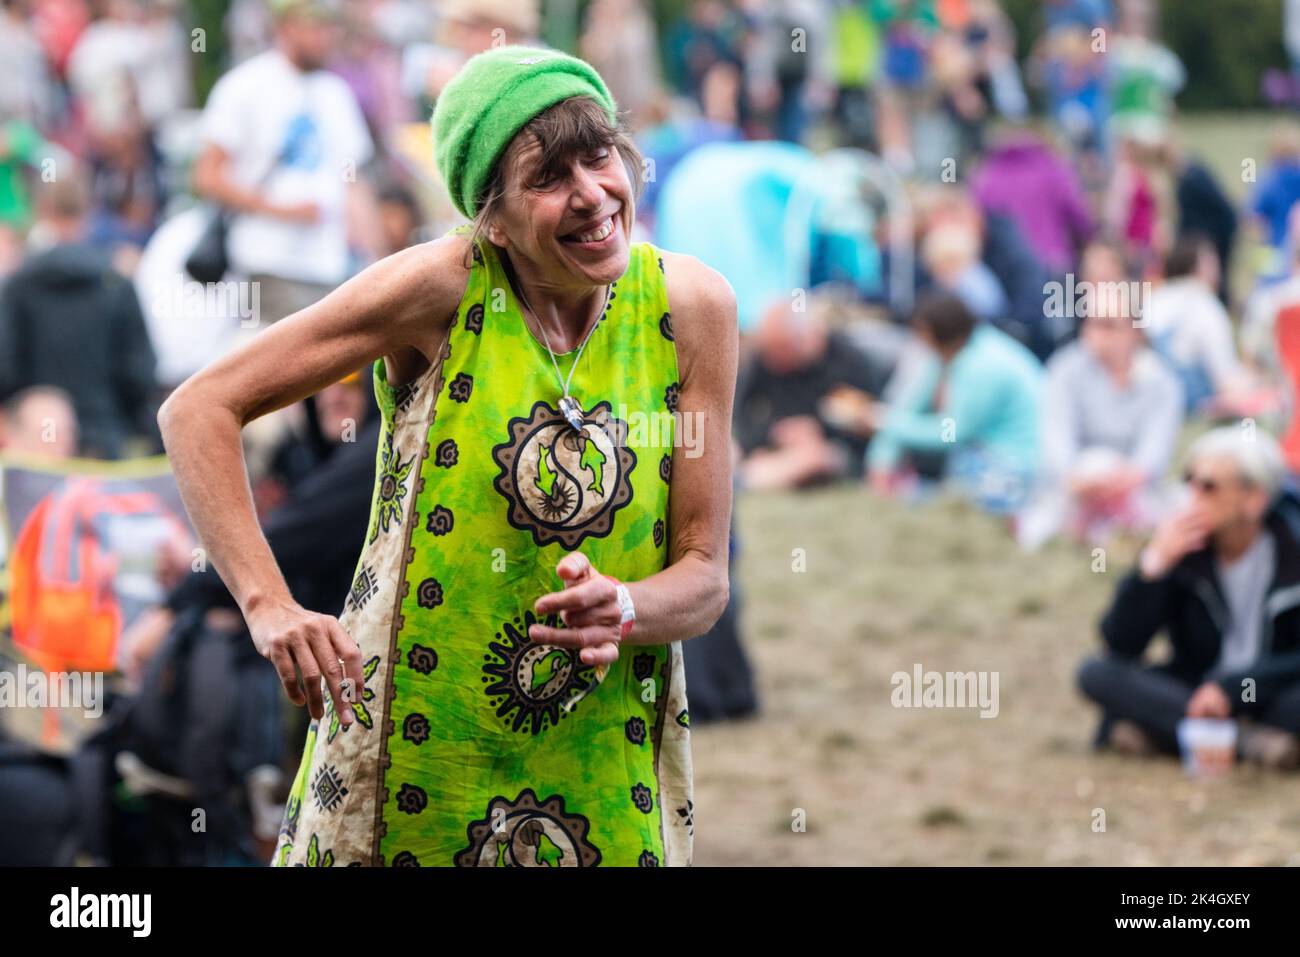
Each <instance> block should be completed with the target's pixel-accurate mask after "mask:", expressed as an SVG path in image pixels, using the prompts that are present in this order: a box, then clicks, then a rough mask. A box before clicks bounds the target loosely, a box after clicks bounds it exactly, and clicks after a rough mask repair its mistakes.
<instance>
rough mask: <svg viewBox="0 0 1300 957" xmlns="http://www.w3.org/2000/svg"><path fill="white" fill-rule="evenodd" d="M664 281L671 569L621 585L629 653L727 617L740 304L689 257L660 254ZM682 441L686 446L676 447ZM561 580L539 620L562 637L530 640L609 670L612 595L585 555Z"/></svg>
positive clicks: (536, 630)
mask: <svg viewBox="0 0 1300 957" xmlns="http://www.w3.org/2000/svg"><path fill="white" fill-rule="evenodd" d="M664 272H665V275H666V277H667V281H668V298H669V308H670V310H671V312H672V317H673V319H672V323H673V335H674V336H675V337H676V342H677V353H678V360H679V366H680V370H679V371H680V373H681V390H680V392H679V394H678V410H679V412H680V414H681V420H680V422H679V423H678V430H677V435H678V437H679V441H678V445H677V447H676V448H674V449H673V459H672V482H671V486H670V491H669V512H670V521H669V523H668V526H669V527H668V534H669V539H668V561H669V565H668V567H666V568H665V569H664V570H663V571H661V572H658V573H656V574H654V575H651V576H650V577H648V578H644V579H642V580H641V581H638V582H629V583H627V586H628V591H629V593H630V594H631V596H632V602H633V604H634V605H635V606H636V625H635V627H634V628H633V629H632V633H631V635H630V636H629V637H628V643H629V644H647V645H649V644H663V643H666V642H670V641H678V640H681V639H684V638H692V637H695V636H697V635H702V634H704V633H705V632H706V631H708V630H709V629H710V628H711V627H713V624H714V622H716V621H717V620H718V618H719V617H720V616H721V614H722V612H723V610H724V609H725V608H726V607H727V598H728V594H729V580H728V573H727V545H728V541H727V531H728V529H729V528H730V526H731V410H732V403H733V401H734V398H735V387H736V365H737V361H738V359H737V355H738V332H737V320H736V297H735V293H734V292H733V291H732V289H731V286H730V285H729V284H728V283H727V281H726V280H725V279H723V278H722V276H720V275H719V274H718V273H717V272H715V271H714V270H712V269H710V268H709V267H707V266H705V265H704V264H702V263H701V262H699V261H698V260H696V259H694V258H693V257H690V256H683V255H678V254H673V253H664ZM684 432H685V434H686V435H687V436H688V437H689V438H690V439H691V440H692V442H693V445H692V446H687V445H684V444H682V442H681V438H682V436H683V433H684ZM557 570H558V572H559V574H560V577H561V578H562V579H564V581H565V583H566V587H565V589H564V590H563V591H559V592H552V593H551V594H550V595H546V596H543V597H542V598H540V599H538V601H537V603H536V611H537V612H538V614H540V615H546V614H550V613H551V612H555V611H562V612H563V615H564V620H565V622H566V624H567V627H566V628H563V629H560V628H548V627H546V626H543V625H534V626H532V628H531V629H530V633H529V634H530V637H531V638H532V639H533V640H534V641H539V642H545V643H547V644H556V645H563V646H566V647H580V648H582V649H583V651H582V652H581V653H580V655H581V658H582V660H583V661H584V662H585V663H587V664H593V665H594V664H601V663H608V662H611V661H613V660H614V659H615V658H617V657H618V655H617V646H616V644H615V643H614V642H613V641H612V639H611V634H612V636H617V634H618V620H619V612H618V605H617V603H616V601H615V596H614V585H613V584H612V583H611V582H609V581H608V580H607V579H603V578H600V577H598V576H597V575H594V574H592V573H591V563H590V562H589V561H588V560H587V558H586V557H585V556H583V555H581V554H574V555H569V556H566V557H565V558H564V559H563V560H562V561H561V562H560V566H559V568H558V569H557ZM595 571H596V572H599V569H596V570H595ZM611 629H612V631H611Z"/></svg>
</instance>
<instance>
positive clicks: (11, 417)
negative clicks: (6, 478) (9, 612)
mask: <svg viewBox="0 0 1300 957" xmlns="http://www.w3.org/2000/svg"><path fill="white" fill-rule="evenodd" d="M77 441H78V437H77V411H76V409H74V408H73V406H72V397H71V396H69V395H68V394H67V393H66V392H64V391H63V390H62V389H57V388H55V387H54V386H51V385H34V386H30V387H29V388H26V389H23V390H22V391H21V392H17V393H15V394H14V395H12V396H10V397H9V398H8V399H7V400H6V401H5V403H4V405H3V406H0V453H4V452H13V453H16V454H18V455H44V456H47V457H49V458H55V459H67V458H71V457H72V456H74V455H76V454H77ZM2 469H3V466H2V465H0V470H2ZM2 492H3V486H0V493H2ZM3 513H4V499H3V498H0V515H3ZM6 549H7V544H6V542H5V536H4V535H3V534H0V570H2V569H3V568H4V567H5V562H6V561H7V560H8V556H7V555H6V554H5V552H6Z"/></svg>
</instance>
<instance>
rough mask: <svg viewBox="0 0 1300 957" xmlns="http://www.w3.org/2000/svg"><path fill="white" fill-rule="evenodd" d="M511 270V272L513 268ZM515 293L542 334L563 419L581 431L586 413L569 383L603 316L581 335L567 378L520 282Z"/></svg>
mask: <svg viewBox="0 0 1300 957" xmlns="http://www.w3.org/2000/svg"><path fill="white" fill-rule="evenodd" d="M511 271H512V272H513V268H512V269H511ZM611 292H613V287H612V286H606V287H605V304H604V305H603V306H601V312H602V313H603V312H604V311H605V309H607V308H608V307H609V297H610V293H611ZM515 293H516V298H518V300H519V304H520V305H521V306H523V307H524V309H525V310H527V312H528V314H529V315H531V316H532V317H533V322H535V323H537V330H538V331H539V332H540V333H541V334H542V342H543V343H544V344H545V345H546V351H547V352H548V353H550V356H551V365H552V366H554V367H555V379H556V381H557V382H558V383H559V384H560V400H559V402H558V403H557V405H558V407H559V410H560V414H561V415H562V416H564V418H565V421H567V422H568V423H569V426H570V428H572V429H573V431H575V432H578V433H581V432H582V428H583V419H584V418H585V415H586V414H585V413H584V412H583V411H582V405H581V404H580V403H579V402H578V400H577V399H575V398H574V397H573V396H572V395H570V394H569V384H570V383H571V382H572V381H573V370H574V369H576V368H578V360H579V359H581V358H582V350H583V349H585V348H587V342H588V340H590V339H591V334H592V333H593V332H595V331H596V327H597V326H598V325H600V321H601V318H603V317H598V318H597V319H596V321H595V322H593V323H592V324H591V328H590V329H588V330H587V334H586V335H585V336H583V337H582V342H581V344H579V346H578V351H577V354H576V355H575V356H574V357H573V364H572V365H571V366H569V375H568V378H565V376H564V374H563V373H562V372H560V362H559V360H558V359H556V358H555V350H554V349H552V348H551V340H550V337H549V336H547V335H546V327H545V326H544V325H542V321H541V320H540V319H539V318H537V313H536V312H534V311H533V307H532V306H531V305H530V304H529V302H528V298H527V297H526V296H525V295H524V291H523V286H522V284H517V285H516V289H515Z"/></svg>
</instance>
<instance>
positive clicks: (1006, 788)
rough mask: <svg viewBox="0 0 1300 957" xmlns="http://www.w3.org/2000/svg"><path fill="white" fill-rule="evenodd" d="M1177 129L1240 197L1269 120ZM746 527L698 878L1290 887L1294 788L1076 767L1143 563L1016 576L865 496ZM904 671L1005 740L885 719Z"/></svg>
mask: <svg viewBox="0 0 1300 957" xmlns="http://www.w3.org/2000/svg"><path fill="white" fill-rule="evenodd" d="M1181 130H1182V133H1183V139H1184V141H1185V142H1186V143H1187V144H1188V146H1189V147H1190V149H1191V151H1192V152H1194V153H1197V154H1198V155H1200V156H1202V157H1203V158H1204V159H1206V160H1207V161H1208V162H1209V164H1210V165H1211V166H1212V167H1213V168H1214V169H1215V171H1216V172H1217V173H1218V174H1219V175H1220V177H1221V178H1222V179H1223V182H1224V185H1225V187H1226V188H1227V189H1228V190H1229V192H1230V193H1231V194H1232V195H1234V197H1236V198H1238V199H1240V198H1241V197H1242V196H1244V194H1245V192H1246V190H1247V189H1248V186H1247V184H1245V183H1243V182H1242V179H1241V159H1242V158H1246V157H1254V158H1257V159H1258V160H1259V161H1260V164H1261V166H1262V165H1263V159H1264V157H1265V156H1266V151H1265V144H1266V141H1267V130H1268V124H1267V119H1266V118H1260V117H1258V116H1234V117H1209V118H1202V119H1198V120H1195V121H1187V122H1184V123H1183V124H1182V125H1181ZM1239 258H1240V257H1239ZM737 523H738V533H739V539H740V548H741V551H740V558H739V566H738V569H737V575H736V582H737V584H738V586H739V588H740V589H741V590H742V593H743V597H744V601H745V604H744V609H743V615H742V626H743V633H744V636H745V640H746V644H747V648H748V650H749V652H750V654H751V657H752V660H753V663H754V666H755V669H756V671H757V675H758V682H759V690H760V694H761V698H762V708H763V710H762V715H761V716H760V717H758V718H756V719H753V720H749V721H745V722H738V723H732V724H725V725H704V726H700V727H697V728H696V729H695V733H694V735H693V745H694V759H695V775H696V800H695V835H696V836H695V841H696V863H697V864H700V865H719V864H805V865H810V864H1066V865H1068V864H1084V865H1094V864H1118V865H1143V864H1170V865H1191V864H1207V865H1223V864H1228V865H1247V864H1293V865H1300V802H1297V800H1296V794H1297V787H1298V786H1300V781H1298V780H1297V779H1296V778H1295V777H1282V776H1279V775H1275V774H1268V773H1265V772H1260V771H1256V770H1254V769H1250V768H1238V769H1237V770H1236V771H1235V773H1234V774H1233V775H1232V776H1231V777H1230V778H1228V779H1224V780H1219V781H1210V782H1198V781H1193V780H1191V779H1189V778H1187V777H1186V776H1185V775H1184V774H1183V772H1182V769H1181V768H1180V767H1179V765H1178V764H1177V762H1176V761H1173V760H1157V761H1149V762H1139V761H1135V760H1131V759H1125V758H1120V757H1117V756H1112V755H1099V754H1097V753H1095V752H1093V751H1092V750H1091V747H1090V741H1091V737H1092V734H1093V730H1094V727H1095V721H1096V716H1095V714H1094V712H1093V710H1092V709H1091V708H1090V707H1089V706H1088V705H1087V704H1086V703H1085V702H1084V701H1083V699H1082V698H1081V697H1080V695H1079V693H1078V692H1077V691H1076V690H1075V682H1074V673H1075V669H1076V668H1077V666H1078V663H1079V662H1080V661H1081V660H1082V658H1083V657H1084V656H1085V655H1086V654H1088V653H1089V652H1090V651H1092V650H1094V649H1095V648H1097V647H1098V645H1099V638H1098V637H1097V622H1098V619H1099V618H1100V615H1101V613H1102V611H1103V610H1104V609H1105V607H1106V604H1107V602H1108V600H1109V597H1110V594H1111V592H1112V591H1113V589H1114V587H1115V584H1116V582H1117V581H1118V579H1119V577H1120V576H1121V575H1123V574H1124V573H1125V571H1126V570H1127V569H1128V567H1129V565H1130V563H1131V561H1132V557H1133V555H1134V554H1135V552H1136V547H1137V546H1136V543H1132V542H1129V543H1124V544H1121V545H1119V546H1115V547H1112V549H1111V550H1110V551H1109V552H1108V553H1107V554H1105V555H1104V570H1103V569H1102V568H1101V563H1100V562H1098V561H1097V560H1096V559H1095V557H1094V556H1093V555H1092V554H1091V553H1090V552H1089V551H1088V550H1087V549H1084V548H1080V547H1074V546H1069V545H1065V544H1060V545H1054V546H1052V547H1051V548H1048V549H1047V550H1045V551H1044V552H1042V553H1040V554H1038V555H1034V556H1026V555H1023V554H1021V553H1020V552H1019V551H1018V550H1017V549H1016V547H1015V546H1014V544H1013V543H1012V541H1011V540H1010V538H1009V536H1008V534H1007V532H1006V530H1005V528H1004V527H1003V526H1002V525H1001V524H1000V523H998V522H996V521H995V520H993V519H990V518H988V517H986V516H984V515H981V514H978V513H977V512H975V511H973V510H972V509H970V508H967V507H966V506H964V505H962V504H960V503H957V502H953V501H940V502H937V503H934V504H931V505H929V506H926V507H924V508H918V509H908V508H906V507H904V506H902V505H900V504H898V503H894V502H889V501H885V500H882V499H879V498H876V497H874V496H872V495H871V494H869V493H868V492H867V491H866V490H865V489H863V488H858V487H843V488H836V489H829V490H824V491H818V492H811V493H804V494H800V495H759V494H749V495H745V496H742V498H741V499H740V502H739V505H738V513H737ZM796 549H802V550H803V552H802V553H797V552H796V551H795V550H796ZM800 554H802V555H803V556H804V561H805V562H806V571H802V572H800V571H796V570H794V568H795V567H796V566H797V564H798V562H797V561H796V559H797V557H798V555H800ZM916 664H920V665H921V666H922V667H923V668H924V669H925V670H927V671H962V672H965V671H988V672H997V673H998V675H999V698H1000V711H999V713H998V715H997V717H995V718H987V719H986V718H981V717H980V716H979V714H978V712H977V711H976V710H965V711H956V710H927V709H904V708H895V707H893V706H892V704H891V694H892V691H893V688H892V686H891V682H890V678H891V676H892V675H893V674H894V673H895V672H897V671H904V672H909V673H910V672H911V671H912V670H913V667H914V665H916ZM1103 814H1104V830H1101V829H1100V828H1099V824H1100V823H1101V822H1102V820H1103ZM801 819H802V820H803V821H805V822H806V828H805V829H803V830H797V829H796V825H797V824H798V823H799V821H800V820H801Z"/></svg>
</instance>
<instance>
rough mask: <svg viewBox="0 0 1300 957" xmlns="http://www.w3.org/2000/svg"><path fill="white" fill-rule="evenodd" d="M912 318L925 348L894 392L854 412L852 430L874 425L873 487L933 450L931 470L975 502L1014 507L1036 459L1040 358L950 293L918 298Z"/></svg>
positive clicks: (893, 484) (894, 479)
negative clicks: (900, 389) (906, 380)
mask: <svg viewBox="0 0 1300 957" xmlns="http://www.w3.org/2000/svg"><path fill="white" fill-rule="evenodd" d="M912 325H913V329H914V330H915V332H916V336H917V338H918V339H919V340H920V341H921V343H922V344H923V345H924V346H925V347H926V349H927V351H928V353H929V355H928V356H927V357H926V359H925V360H924V362H923V364H922V365H921V366H919V367H918V368H917V369H916V370H915V372H914V373H912V374H911V379H910V381H909V383H908V385H907V388H906V389H905V390H904V391H903V392H902V394H900V395H899V396H898V398H897V399H896V401H894V402H892V403H891V404H889V405H885V404H884V403H879V402H873V403H870V404H868V405H867V406H866V407H865V408H863V409H862V410H861V412H860V414H859V419H858V423H859V428H860V430H861V431H862V432H863V433H866V434H870V433H874V436H873V438H872V440H871V445H870V447H869V448H868V449H867V466H868V469H869V470H870V479H871V484H872V487H873V488H875V489H876V490H877V491H878V492H881V493H884V494H888V493H890V492H892V491H894V490H895V489H897V488H899V487H900V486H901V484H902V483H903V481H904V480H905V479H906V478H907V472H908V471H912V472H921V471H925V470H926V467H925V466H924V465H923V464H922V463H923V462H924V460H925V459H926V458H927V457H928V458H930V459H931V461H933V458H934V457H936V456H938V457H941V458H942V464H941V466H940V467H939V469H938V471H940V472H941V474H943V475H944V476H945V477H946V478H948V479H950V480H952V481H953V482H954V483H955V484H956V485H957V486H958V488H959V489H961V491H962V492H963V493H964V494H966V495H968V496H969V497H971V498H972V499H974V500H975V501H976V502H978V503H979V504H980V505H981V506H982V507H984V508H988V509H990V510H992V511H997V512H1004V511H1008V510H1010V509H1013V508H1016V507H1018V506H1019V505H1020V504H1021V499H1022V498H1023V497H1024V495H1025V494H1026V493H1027V492H1028V490H1029V489H1030V488H1031V487H1032V485H1033V477H1034V473H1035V470H1036V469H1037V466H1038V434H1037V427H1038V409H1039V402H1040V400H1041V396H1042V377H1043V370H1042V366H1041V365H1040V364H1039V362H1038V360H1037V359H1036V358H1034V355H1033V353H1031V352H1030V351H1029V350H1028V349H1026V348H1025V347H1024V346H1022V345H1021V344H1020V343H1019V342H1017V341H1016V340H1014V339H1012V338H1011V337H1010V336H1008V335H1007V334H1006V333H1004V332H1001V331H999V330H998V329H995V328H994V327H993V326H991V325H988V324H986V323H980V322H978V321H977V320H976V318H975V316H974V314H973V313H972V312H971V311H970V309H969V308H967V306H966V305H965V303H963V302H962V300H961V299H959V298H957V297H956V296H954V295H951V294H943V295H936V296H932V297H930V298H928V299H925V300H923V301H922V302H921V304H920V305H919V306H918V308H917V310H916V313H915V315H914V316H913V317H912Z"/></svg>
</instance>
